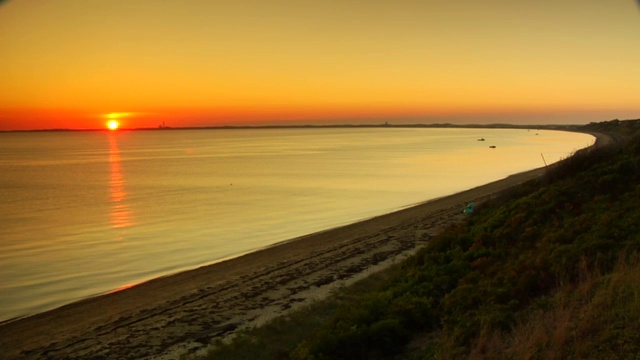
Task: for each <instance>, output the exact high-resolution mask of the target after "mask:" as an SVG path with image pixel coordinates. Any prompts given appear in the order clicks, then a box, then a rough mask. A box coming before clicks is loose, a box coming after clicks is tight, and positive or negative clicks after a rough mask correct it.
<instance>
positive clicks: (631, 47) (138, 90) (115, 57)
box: [0, 0, 640, 130]
mask: <svg viewBox="0 0 640 360" xmlns="http://www.w3.org/2000/svg"><path fill="white" fill-rule="evenodd" d="M639 35H640V11H639V9H638V6H637V4H636V3H635V2H634V1H633V0H606V1H603V0H538V1H513V0H485V1H476V0H458V1H445V0H413V1H407V0H395V1H393V0H374V1H366V2H365V1H345V0H324V1H300V0H297V1H292V0H291V1H290V0H282V1H262V0H260V1H258V0H246V1H238V0H234V1H226V0H215V1H214V0H184V1H165V2H158V1H150V0H135V1H124V0H122V1H117V0H108V1H80V0H48V1H42V0H13V1H5V2H2V5H0V130H9V129H34V128H103V127H104V123H105V121H106V115H107V114H114V113H118V114H120V116H119V117H120V118H121V122H122V126H123V127H148V126H151V127H155V126H158V125H159V124H161V123H162V122H163V121H164V122H165V123H166V124H167V125H168V126H204V125H234V124H237V125H242V124H254V125H255V124H284V123H288V122H291V121H295V123H303V124H325V123H331V122H334V123H358V122H360V123H363V122H364V123H378V122H380V121H389V122H391V123H433V122H457V123H487V122H509V123H535V124H542V123H549V122H552V123H587V122H590V121H601V120H609V119H612V118H620V119H624V118H638V117H640V98H639V97H638V94H640V70H639V69H640V67H639V66H640V65H639V64H640V41H638V36H639ZM113 116H114V115H112V117H113Z"/></svg>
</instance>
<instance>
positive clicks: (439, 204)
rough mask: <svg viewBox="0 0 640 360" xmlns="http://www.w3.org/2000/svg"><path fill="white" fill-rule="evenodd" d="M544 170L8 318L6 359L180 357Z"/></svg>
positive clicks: (375, 264)
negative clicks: (471, 204) (239, 255)
mask: <svg viewBox="0 0 640 360" xmlns="http://www.w3.org/2000/svg"><path fill="white" fill-rule="evenodd" d="M544 171H545V170H544V169H536V170H531V171H528V172H524V173H520V174H516V175H512V176H509V177H507V178H505V179H503V180H499V181H496V182H493V183H490V184H487V185H483V186H479V187H476V188H473V189H470V190H467V191H463V192H460V193H457V194H454V195H450V196H446V197H442V198H439V199H436V200H432V201H428V202H425V203H422V204H418V205H416V206H413V207H410V208H406V209H403V210H400V211H397V212H394V213H391V214H386V215H382V216H379V217H375V218H372V219H369V220H365V221H361V222H358V223H354V224H351V225H347V226H344V227H340V228H335V229H331V230H327V231H324V232H320V233H315V234H312V235H308V236H305V237H302V238H298V239H294V240H291V241H288V242H284V243H282V244H279V245H276V246H273V247H269V248H266V249H264V250H261V251H257V252H254V253H250V254H247V255H244V256H241V257H239V258H235V259H232V260H228V261H224V262H221V263H217V264H214V265H209V266H204V267H201V268H198V269H195V270H191V271H187V272H183V273H179V274H176V275H171V276H167V277H163V278H159V279H154V280H152V281H149V282H146V283H143V284H140V285H137V286H134V287H132V288H129V289H126V290H122V291H118V292H114V293H111V294H107V295H103V296H99V297H95V298H90V299H86V300H83V301H79V302H76V303H73V304H70V305H67V306H64V307H61V308H58V309H55V310H52V311H48V312H45V313H42V314H38V315H35V316H31V317H27V318H23V319H19V320H16V321H12V322H9V323H5V324H2V325H0V358H2V359H47V358H50V359H62V358H64V359H87V358H91V359H101V358H104V359H176V358H178V356H179V355H180V354H182V353H184V352H187V351H188V352H191V353H192V352H195V351H198V350H202V349H204V348H206V347H207V346H208V344H209V343H210V342H212V341H213V340H214V339H216V338H223V337H225V336H229V335H231V334H233V333H234V332H235V331H238V330H240V329H243V328H247V327H252V326H255V325H259V324H262V323H263V322H265V321H267V320H269V319H271V318H273V317H275V316H279V315H282V314H285V313H286V312H288V311H291V310H292V309H295V308H296V307H299V306H301V305H304V304H308V303H309V302H311V301H314V300H316V299H321V298H323V297H326V296H327V295H328V294H329V293H330V292H331V290H332V289H335V288H336V287H339V286H344V285H348V284H350V283H352V282H354V281H356V280H358V279H361V278H363V277H366V276H367V275H369V274H371V273H373V272H375V271H379V270H381V269H384V268H385V267H387V266H389V265H390V264H392V263H393V262H395V261H399V260H400V259H401V258H403V257H406V256H408V255H410V254H412V253H413V252H415V250H416V249H417V248H419V247H421V246H422V245H424V244H425V243H426V242H427V241H428V240H429V239H430V238H431V237H433V236H435V235H436V234H438V233H439V232H441V231H442V230H443V229H444V228H445V227H446V226H448V225H450V224H452V223H454V222H457V221H460V220H461V219H462V218H463V217H464V216H465V215H464V214H462V210H463V209H464V207H465V206H466V204H468V203H469V202H475V203H482V202H483V201H486V200H487V199H489V198H491V197H492V196H495V195H496V194H497V193H499V192H500V191H502V190H504V189H507V188H509V187H511V186H514V185H517V184H519V183H521V182H524V181H527V180H529V179H532V178H536V177H538V176H540V175H542V174H543V173H544Z"/></svg>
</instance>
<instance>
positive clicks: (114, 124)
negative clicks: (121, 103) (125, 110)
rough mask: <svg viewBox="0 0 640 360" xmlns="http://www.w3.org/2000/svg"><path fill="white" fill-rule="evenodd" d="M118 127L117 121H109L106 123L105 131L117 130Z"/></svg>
mask: <svg viewBox="0 0 640 360" xmlns="http://www.w3.org/2000/svg"><path fill="white" fill-rule="evenodd" d="M119 127H120V122H118V120H109V121H107V129H109V130H118V128H119Z"/></svg>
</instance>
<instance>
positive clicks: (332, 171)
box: [0, 127, 594, 322]
mask: <svg viewBox="0 0 640 360" xmlns="http://www.w3.org/2000/svg"><path fill="white" fill-rule="evenodd" d="M593 142H594V138H593V137H592V136H590V135H586V134H581V133H573V132H563V131H552V130H538V129H460V128H455V129H434V128H398V127H371V128H368V127H345V128H268V129H257V128H253V129H192V130H185V129H183V130H177V129H174V130H136V131H127V130H117V131H110V132H109V131H51V132H6V133H0V322H3V321H9V320H11V319H15V318H19V317H23V316H28V315H32V314H36V313H39V312H43V311H47V310H50V309H54V308H56V307H60V306H62V305H65V304H68V303H71V302H74V301H78V300H81V299H84V298H87V297H92V296H97V295H100V294H104V293H108V292H112V291H117V290H119V289H125V288H128V287H131V286H134V285H135V284H138V283H141V282H144V281H147V280H150V279H152V278H156V277H161V276H166V275H169V274H173V273H177V272H181V271H185V270H188V269H193V268H196V267H200V266H203V265H207V264H212V263H215V262H219V261H223V260H225V259H231V258H234V257H237V256H240V255H242V254H246V253H249V252H252V251H256V250H258V249H261V248H265V247H268V246H272V245H274V244H277V243H279V242H282V241H286V240H290V239H293V238H296V237H300V236H303V235H306V234H310V233H314V232H318V231H322V230H326V229H329V228H334V227H338V226H342V225H346V224H349V223H353V222H356V221H359V220H363V219H366V218H370V217H374V216H377V215H381V214H384V213H388V212H392V211H395V210H399V209H401V208H403V207H407V206H411V205H414V204H417V203H420V202H424V201H428V200H430V199H434V198H438V197H441V196H445V195H448V194H452V193H456V192H459V191H462V190H466V189H469V188H472V187H475V186H478V185H482V184H485V183H488V182H491V181H494V180H499V179H501V178H504V177H507V176H508V175H510V174H514V173H518V172H522V171H525V170H530V169H533V168H539V167H543V166H545V165H549V164H551V163H554V162H556V161H558V160H561V159H563V158H566V157H568V156H570V155H571V154H572V153H574V152H575V151H577V150H579V149H581V148H585V147H587V146H590V145H592V144H593ZM461 211H462V209H461Z"/></svg>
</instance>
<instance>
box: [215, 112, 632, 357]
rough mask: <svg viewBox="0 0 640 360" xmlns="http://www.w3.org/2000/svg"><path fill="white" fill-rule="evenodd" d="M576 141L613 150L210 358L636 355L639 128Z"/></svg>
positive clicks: (582, 159) (567, 165)
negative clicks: (596, 141)
mask: <svg viewBox="0 0 640 360" xmlns="http://www.w3.org/2000/svg"><path fill="white" fill-rule="evenodd" d="M579 130H580V131H587V132H589V131H590V132H599V133H603V134H607V135H608V136H609V139H610V140H611V141H610V142H609V143H608V144H606V145H603V146H598V147H595V148H592V149H587V150H583V151H579V152H578V153H576V154H575V155H573V156H572V157H570V158H568V159H566V160H564V161H562V162H560V163H558V164H556V165H553V166H551V167H549V169H548V170H547V173H546V174H545V176H543V177H541V178H539V179H536V180H532V181H529V182H527V183H524V184H521V185H519V186H517V187H515V188H512V189H509V190H508V191H505V192H503V193H501V194H499V196H497V197H495V198H494V199H492V200H490V201H487V202H485V203H482V204H480V205H479V206H477V207H476V208H475V211H474V213H473V214H471V215H470V216H468V217H467V218H466V220H465V221H463V222H462V223H459V224H456V225H455V226H453V227H451V228H449V229H448V230H447V231H445V232H444V233H443V234H441V235H440V236H438V237H436V238H434V239H433V240H432V241H430V242H429V244H428V245H427V246H426V247H425V248H423V249H421V250H420V251H419V252H418V253H417V254H416V255H414V256H413V257H411V258H410V259H408V260H407V261H405V262H403V263H401V264H396V265H394V266H393V267H392V268H390V269H388V270H386V271H384V272H382V273H378V274H376V275H373V276H372V277H369V278H368V279H365V280H363V281H361V282H359V283H357V284H355V285H353V286H351V287H348V288H344V289H342V290H340V291H338V292H337V293H336V294H334V296H332V297H331V298H329V299H327V300H325V301H322V302H318V303H316V304H313V305H311V306H309V307H307V308H305V309H303V310H300V311H297V312H295V313H292V314H290V315H288V316H286V317H281V318H278V319H275V320H274V321H272V322H271V323H269V324H266V325H264V326H262V327H260V328H256V329H252V330H250V331H245V332H243V333H241V334H239V335H238V336H236V337H235V339H234V340H233V341H231V342H229V343H224V344H223V343H222V342H218V343H216V344H214V346H213V347H212V350H211V352H210V353H209V355H208V356H207V357H205V358H211V359H241V358H245V359H388V358H395V359H431V358H434V359H435V358H437V359H458V358H491V359H494V358H495V359H516V358H517V359H551V358H555V359H560V358H562V359H565V358H581V359H582V358H592V359H613V358H616V359H617V358H625V359H630V358H639V357H640V321H639V319H640V206H638V199H640V120H627V121H619V120H613V121H608V122H603V123H592V124H589V125H586V126H584V127H582V128H581V129H579Z"/></svg>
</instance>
